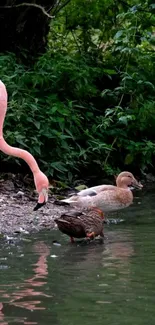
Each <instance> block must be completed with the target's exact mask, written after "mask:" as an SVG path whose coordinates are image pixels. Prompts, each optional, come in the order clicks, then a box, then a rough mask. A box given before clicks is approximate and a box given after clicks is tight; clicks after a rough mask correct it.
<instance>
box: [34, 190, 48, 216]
mask: <svg viewBox="0 0 155 325" xmlns="http://www.w3.org/2000/svg"><path fill="white" fill-rule="evenodd" d="M47 201H48V190H47V189H46V188H43V189H42V191H41V192H40V193H39V199H38V203H37V205H36V206H35V207H34V209H33V211H37V210H39V209H40V208H41V207H42V206H43V205H45V204H46V202H47Z"/></svg>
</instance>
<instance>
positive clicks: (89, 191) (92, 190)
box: [77, 185, 116, 196]
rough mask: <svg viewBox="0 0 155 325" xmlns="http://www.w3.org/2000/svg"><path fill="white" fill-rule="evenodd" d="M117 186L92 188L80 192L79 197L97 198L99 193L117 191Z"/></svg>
mask: <svg viewBox="0 0 155 325" xmlns="http://www.w3.org/2000/svg"><path fill="white" fill-rule="evenodd" d="M115 188H116V186H114V185H98V186H93V187H90V188H86V189H84V190H82V191H80V192H79V193H77V196H87V195H88V196H95V195H97V194H98V193H100V192H102V191H108V190H113V189H115Z"/></svg>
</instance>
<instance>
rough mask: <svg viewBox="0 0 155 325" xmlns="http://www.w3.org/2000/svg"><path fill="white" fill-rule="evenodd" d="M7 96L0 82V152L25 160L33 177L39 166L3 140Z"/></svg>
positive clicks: (24, 152) (31, 157)
mask: <svg viewBox="0 0 155 325" xmlns="http://www.w3.org/2000/svg"><path fill="white" fill-rule="evenodd" d="M7 101H8V94H7V91H6V87H5V85H4V83H3V82H2V81H1V80H0V150H1V151H3V152H4V153H5V154H6V155H11V156H15V157H18V158H21V159H23V160H25V162H26V163H27V164H28V166H29V167H30V169H31V171H32V173H33V174H34V175H35V174H36V173H37V172H39V171H40V169H39V166H38V164H37V162H36V160H35V159H34V157H33V156H32V155H31V154H30V153H29V152H28V151H26V150H23V149H19V148H15V147H11V146H10V145H8V144H7V143H6V141H5V140H4V138H3V124H4V119H5V115H6V111H7Z"/></svg>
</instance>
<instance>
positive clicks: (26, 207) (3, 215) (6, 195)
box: [0, 174, 154, 237]
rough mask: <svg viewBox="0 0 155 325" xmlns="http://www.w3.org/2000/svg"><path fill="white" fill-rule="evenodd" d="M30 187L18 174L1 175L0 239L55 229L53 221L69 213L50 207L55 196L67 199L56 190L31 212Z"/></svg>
mask: <svg viewBox="0 0 155 325" xmlns="http://www.w3.org/2000/svg"><path fill="white" fill-rule="evenodd" d="M145 182H146V183H150V184H154V177H153V175H151V176H150V177H147V178H146V180H145ZM109 183H111V182H109ZM143 184H144V181H143ZM32 186H34V185H33V180H32V178H28V177H27V178H24V177H23V176H22V175H20V174H17V175H14V174H5V175H4V177H3V176H2V175H1V179H0V234H1V236H2V237H3V235H13V234H14V235H17V234H29V233H35V232H39V231H41V230H45V229H49V230H50V229H54V228H57V226H56V224H55V222H54V219H55V218H56V217H59V216H60V215H61V214H62V213H64V212H67V211H69V209H70V207H69V206H61V205H56V204H55V203H54V202H55V200H57V198H58V197H59V194H62V193H63V194H64V193H66V195H67V191H63V190H58V189H56V188H54V190H50V191H49V200H48V202H47V204H46V205H45V206H44V207H42V208H41V209H40V210H37V211H33V209H34V207H35V205H36V202H37V198H38V195H37V193H36V192H35V190H34V187H32ZM143 191H145V186H144V190H143ZM58 193H59V194H58Z"/></svg>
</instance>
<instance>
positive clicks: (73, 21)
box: [0, 0, 155, 182]
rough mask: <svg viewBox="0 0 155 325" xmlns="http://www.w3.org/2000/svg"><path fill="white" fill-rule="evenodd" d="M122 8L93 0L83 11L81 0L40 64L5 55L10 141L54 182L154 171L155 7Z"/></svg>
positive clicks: (1, 61) (1, 60)
mask: <svg viewBox="0 0 155 325" xmlns="http://www.w3.org/2000/svg"><path fill="white" fill-rule="evenodd" d="M123 3H124V2H119V1H118V3H117V5H116V3H115V7H116V8H115V11H114V10H113V9H114V3H113V1H108V2H107V1H105V0H99V1H97V2H93V1H92V2H91V1H90V2H89V5H88V6H87V7H86V8H85V9H86V10H85V11H84V10H83V9H82V8H83V7H82V6H83V2H82V1H81V0H74V2H70V3H69V4H68V6H66V7H65V9H64V11H63V10H62V11H61V13H60V14H59V15H57V16H56V20H55V21H54V22H53V23H52V25H51V32H50V33H49V36H48V38H49V48H48V49H47V53H46V54H44V55H43V56H41V57H39V58H38V60H37V62H36V63H35V64H34V66H33V67H32V66H31V67H30V66H25V65H23V64H22V63H20V62H17V60H16V57H15V55H14V54H11V53H8V54H5V55H1V57H0V67H1V79H2V80H3V81H4V82H5V84H6V86H7V89H8V93H9V104H8V113H7V118H6V120H5V128H4V133H5V138H6V140H7V142H8V143H10V144H11V145H14V146H15V145H17V146H20V147H21V148H25V149H27V150H30V152H31V153H32V154H33V155H34V156H35V157H36V159H37V160H38V161H39V164H40V166H41V168H42V169H43V170H44V171H45V172H46V173H47V174H48V175H51V176H53V177H55V178H60V179H65V180H69V182H71V181H72V179H73V178H74V179H75V178H77V177H81V176H82V177H83V175H85V176H87V175H92V174H93V175H96V176H100V175H101V173H102V174H103V175H106V174H108V175H113V174H115V173H117V172H119V170H123V169H130V170H133V171H136V172H139V171H140V170H141V171H145V170H147V169H149V170H151V169H152V167H153V163H154V157H155V144H154V129H155V114H154V103H155V101H154V93H155V84H154V74H155V54H154V41H153V35H154V32H153V24H154V15H153V10H154V6H153V4H152V3H151V1H149V2H147V1H146V2H142V3H139V1H129V4H128V5H126V6H125V7H124V5H123ZM87 4H88V3H87ZM77 8H78V10H77ZM70 9H72V10H70ZM103 14H104V15H105V14H106V18H105V19H103ZM86 18H87V19H86ZM84 22H85V23H84ZM1 158H2V159H3V161H7V162H8V163H11V162H12V161H15V162H16V163H17V160H15V159H13V158H10V157H5V156H4V155H1ZM18 163H19V161H18ZM20 164H22V162H21V161H20ZM22 166H24V165H23V164H22Z"/></svg>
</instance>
